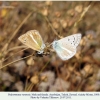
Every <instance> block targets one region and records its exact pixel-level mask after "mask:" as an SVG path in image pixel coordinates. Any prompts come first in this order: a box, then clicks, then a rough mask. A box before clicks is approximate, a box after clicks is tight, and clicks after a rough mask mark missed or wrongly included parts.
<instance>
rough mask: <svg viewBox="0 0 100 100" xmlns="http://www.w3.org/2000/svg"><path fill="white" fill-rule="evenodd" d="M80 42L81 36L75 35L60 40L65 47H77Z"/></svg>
mask: <svg viewBox="0 0 100 100" xmlns="http://www.w3.org/2000/svg"><path fill="white" fill-rule="evenodd" d="M80 40H81V34H79V33H78V34H74V35H70V36H67V37H65V38H62V39H60V40H58V41H59V42H60V43H63V44H65V45H67V44H69V45H71V46H73V47H77V46H78V44H79V43H80Z"/></svg>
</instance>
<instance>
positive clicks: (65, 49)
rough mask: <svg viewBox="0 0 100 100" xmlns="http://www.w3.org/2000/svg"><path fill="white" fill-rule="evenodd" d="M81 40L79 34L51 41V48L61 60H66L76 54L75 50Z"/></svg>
mask: <svg viewBox="0 0 100 100" xmlns="http://www.w3.org/2000/svg"><path fill="white" fill-rule="evenodd" d="M80 40H81V34H80V33H77V34H74V35H70V36H67V37H65V38H62V39H60V40H56V41H53V43H52V47H53V49H54V50H55V51H56V53H57V54H58V56H59V57H60V58H61V59H62V60H68V59H70V58H72V57H73V56H74V55H75V54H76V49H77V46H78V44H79V43H80Z"/></svg>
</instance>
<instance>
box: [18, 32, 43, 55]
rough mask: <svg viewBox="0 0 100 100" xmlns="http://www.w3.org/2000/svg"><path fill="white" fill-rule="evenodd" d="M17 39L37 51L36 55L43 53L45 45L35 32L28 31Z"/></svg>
mask: <svg viewBox="0 0 100 100" xmlns="http://www.w3.org/2000/svg"><path fill="white" fill-rule="evenodd" d="M18 39H19V40H20V41H21V42H22V43H23V44H25V45H26V46H28V47H29V48H31V49H33V50H36V51H38V54H42V53H43V50H44V48H45V44H44V42H43V40H42V37H41V35H40V34H39V32H38V31H37V30H30V31H28V32H26V33H25V34H23V35H21V36H20V37H19V38H18Z"/></svg>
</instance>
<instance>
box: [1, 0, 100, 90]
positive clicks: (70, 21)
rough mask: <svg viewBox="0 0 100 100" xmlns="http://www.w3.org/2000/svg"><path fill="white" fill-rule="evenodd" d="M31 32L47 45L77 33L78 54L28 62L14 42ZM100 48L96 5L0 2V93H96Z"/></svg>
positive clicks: (98, 4)
mask: <svg viewBox="0 0 100 100" xmlns="http://www.w3.org/2000/svg"><path fill="white" fill-rule="evenodd" d="M34 29H35V30H38V31H39V32H40V34H41V36H42V38H43V41H44V43H45V44H50V43H52V42H53V41H54V40H58V39H60V38H59V37H60V36H61V37H66V36H68V35H72V34H75V33H81V34H82V39H81V42H80V45H79V46H78V48H77V53H76V55H75V56H74V57H72V58H71V59H69V60H66V61H62V60H61V59H60V58H59V57H58V56H57V54H56V53H55V52H50V54H49V55H47V56H45V55H44V56H43V57H37V56H30V57H28V56H29V55H31V54H32V53H33V51H34V50H32V49H30V48H29V49H26V50H23V49H25V48H24V46H23V44H22V43H21V42H20V41H19V40H18V37H19V36H20V35H22V34H24V33H26V32H27V31H29V30H34ZM99 43H100V2H88V1H87V2H75V1H74V2H72V1H71V2H70V1H56V2H55V1H45V2H44V1H30V2H28V1H27V2H21V1H17V2H9V1H7V2H6V1H0V91H100V44H99ZM24 57H26V58H25V59H24Z"/></svg>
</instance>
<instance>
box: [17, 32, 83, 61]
mask: <svg viewBox="0 0 100 100" xmlns="http://www.w3.org/2000/svg"><path fill="white" fill-rule="evenodd" d="M18 39H19V40H20V41H21V42H22V43H23V44H25V45H26V46H28V47H29V48H31V49H33V50H36V51H38V52H39V53H40V54H42V53H43V51H44V48H45V47H46V46H45V44H44V42H43V40H42V37H41V35H40V34H39V32H38V31H37V30H30V31H28V32H26V33H25V34H23V35H22V36H20V37H19V38H18ZM80 40H81V34H80V33H78V34H74V35H70V36H67V37H65V38H62V39H60V40H57V41H53V42H52V47H53V49H54V50H55V51H56V53H57V54H58V56H59V57H60V58H61V59H62V60H68V59H70V58H71V57H73V56H74V55H75V54H76V47H77V46H78V44H79V43H80Z"/></svg>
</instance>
